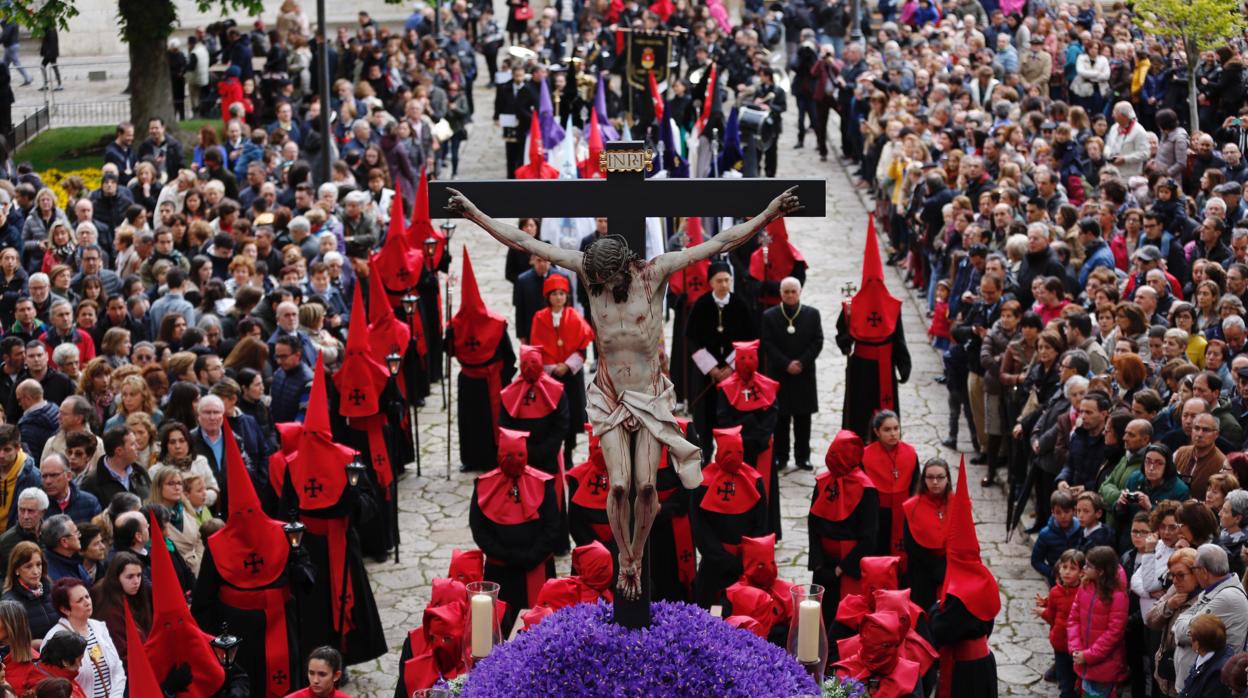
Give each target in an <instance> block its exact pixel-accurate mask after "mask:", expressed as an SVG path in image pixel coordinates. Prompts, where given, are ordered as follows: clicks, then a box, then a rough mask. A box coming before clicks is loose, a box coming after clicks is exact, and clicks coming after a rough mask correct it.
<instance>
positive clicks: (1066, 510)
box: [1031, 490, 1080, 586]
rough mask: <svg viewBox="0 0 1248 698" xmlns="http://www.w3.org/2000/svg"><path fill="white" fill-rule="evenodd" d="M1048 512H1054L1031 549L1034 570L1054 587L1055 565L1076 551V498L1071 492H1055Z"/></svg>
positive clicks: (1077, 530)
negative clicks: (1067, 554) (1073, 550)
mask: <svg viewBox="0 0 1248 698" xmlns="http://www.w3.org/2000/svg"><path fill="white" fill-rule="evenodd" d="M1049 509H1050V510H1051V511H1052V512H1053V513H1052V514H1051V515H1050V516H1049V522H1048V524H1047V525H1046V526H1045V527H1044V528H1042V529H1040V533H1039V535H1037V536H1036V542H1035V544H1034V545H1032V546H1031V566H1032V568H1033V569H1035V570H1036V571H1037V572H1039V573H1040V574H1042V575H1044V578H1045V579H1046V580H1047V581H1048V583H1049V585H1050V586H1052V585H1053V584H1054V583H1055V581H1056V580H1055V576H1056V566H1055V563H1056V562H1057V561H1058V560H1059V559H1060V558H1061V557H1062V555H1063V554H1064V553H1065V552H1066V551H1067V550H1070V549H1072V548H1074V547H1075V544H1076V541H1077V538H1078V536H1079V531H1080V528H1079V523H1078V522H1076V521H1075V498H1074V497H1073V496H1071V494H1070V491H1069V490H1056V491H1054V492H1053V494H1052V495H1050V496H1049Z"/></svg>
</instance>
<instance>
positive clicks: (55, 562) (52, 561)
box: [43, 550, 93, 586]
mask: <svg viewBox="0 0 1248 698" xmlns="http://www.w3.org/2000/svg"><path fill="white" fill-rule="evenodd" d="M43 555H44V557H45V558H46V559H47V561H48V569H47V570H46V571H45V574H47V575H48V579H50V580H52V582H53V583H55V582H56V580H58V579H65V578H67V577H68V578H71V579H72V578H77V579H81V580H82V583H83V584H86V585H88V586H90V585H91V584H92V583H93V582H92V580H91V574H90V573H89V572H87V568H85V567H83V566H82V556H81V555H74V556H73V557H65V556H64V555H61V554H60V553H58V552H56V551H55V550H44V551H43Z"/></svg>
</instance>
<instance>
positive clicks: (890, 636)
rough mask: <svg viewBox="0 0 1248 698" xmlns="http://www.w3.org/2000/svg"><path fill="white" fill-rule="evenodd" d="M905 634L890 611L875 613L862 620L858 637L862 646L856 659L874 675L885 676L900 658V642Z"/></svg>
mask: <svg viewBox="0 0 1248 698" xmlns="http://www.w3.org/2000/svg"><path fill="white" fill-rule="evenodd" d="M905 635H906V633H905V631H904V630H902V625H901V619H900V618H898V617H897V614H896V613H893V612H891V611H876V612H875V613H872V614H871V615H869V616H867V617H866V618H863V619H862V625H861V626H860V627H859V628H858V637H859V638H860V639H861V640H862V644H861V646H860V647H859V649H858V659H859V661H861V662H862V663H863V664H864V665H866V666H867V667H868V668H870V669H871V670H872V671H873V672H874V673H876V674H880V675H887V674H888V673H890V672H891V671H892V670H893V668H894V667H895V666H897V660H898V658H900V656H901V641H902V639H903V638H904V637H905Z"/></svg>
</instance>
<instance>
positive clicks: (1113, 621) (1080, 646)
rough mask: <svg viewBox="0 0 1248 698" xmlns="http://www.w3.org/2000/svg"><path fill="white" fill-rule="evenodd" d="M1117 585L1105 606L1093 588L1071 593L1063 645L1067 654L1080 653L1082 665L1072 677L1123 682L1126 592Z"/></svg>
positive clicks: (1124, 670) (1077, 665)
mask: <svg viewBox="0 0 1248 698" xmlns="http://www.w3.org/2000/svg"><path fill="white" fill-rule="evenodd" d="M1125 588H1126V587H1125V585H1123V584H1119V585H1118V590H1117V591H1115V592H1114V595H1113V598H1112V599H1111V600H1110V602H1109V603H1106V602H1105V601H1104V600H1102V599H1101V598H1100V597H1099V596H1097V594H1096V587H1095V586H1094V585H1093V584H1091V583H1087V582H1085V583H1084V584H1083V586H1081V587H1079V591H1078V592H1076V593H1075V601H1074V603H1072V604H1071V606H1070V616H1069V617H1068V618H1067V620H1066V641H1067V647H1068V651H1069V652H1070V653H1071V654H1074V653H1075V652H1083V660H1084V663H1083V664H1082V665H1080V664H1076V665H1075V673H1076V674H1078V675H1079V676H1081V677H1083V678H1086V679H1091V680H1092V681H1110V682H1117V681H1122V680H1124V679H1126V678H1127V646H1126V641H1125V639H1124V633H1125V631H1126V628H1127V592H1126V591H1125Z"/></svg>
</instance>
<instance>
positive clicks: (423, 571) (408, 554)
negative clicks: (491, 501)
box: [347, 88, 1052, 698]
mask: <svg viewBox="0 0 1248 698" xmlns="http://www.w3.org/2000/svg"><path fill="white" fill-rule="evenodd" d="M492 98H493V96H492V93H491V92H489V91H486V90H482V89H480V88H478V90H477V94H476V103H477V105H478V111H479V113H478V116H477V118H476V123H475V125H474V130H473V131H472V134H471V138H470V140H469V141H468V142H467V143H466V144H465V146H464V148H463V151H462V157H463V159H462V164H461V169H460V178H461V179H487V178H488V179H496V178H499V177H500V176H502V174H503V149H502V147H501V139H500V134H499V132H498V130H497V128H496V127H494V126H493V125H492V124H491V123H490V122H489V118H488V109H489V107H488V106H487V105H489V104H490V103H491V100H492ZM785 117H786V119H785V126H784V128H785V132H784V134H783V135H782V136H781V139H780V146H779V147H780V157H779V172H778V176H780V177H822V178H826V180H827V218H826V219H816V218H796V219H792V220H790V221H789V222H788V230H789V234H790V237H791V239H792V240H793V242H794V244H796V245H797V246H798V248H799V249H800V250H801V251H802V252H803V254H804V255H805V257H806V260H807V262H808V263H809V265H810V269H809V272H808V285H807V290H806V291H805V293H804V296H803V302H804V303H805V304H806V305H808V306H811V307H814V308H818V309H819V310H820V312H821V313H822V316H823V326H824V333H825V342H824V349H823V353H822V354H821V355H820V357H819V360H818V372H819V386H820V394H821V400H820V410H821V411H820V412H819V414H818V415H816V419H815V420H814V425H813V434H812V449H813V451H814V453H813V459H812V460H813V461H815V462H817V463H820V464H821V463H822V456H821V454H822V453H823V452H824V450H825V449H826V448H827V445H828V443H830V441H831V440H832V438H833V437H834V436H835V434H836V432H837V431H839V430H840V424H841V414H840V413H841V405H842V400H843V388H844V384H845V381H844V372H845V357H844V356H842V354H841V352H840V351H839V350H838V349H837V347H836V345H835V342H834V335H835V327H836V325H835V322H836V317H837V315H838V314H839V312H840V307H839V306H840V302H841V297H842V296H841V291H840V289H841V287H842V286H843V285H844V284H845V283H846V282H850V281H852V282H853V283H854V284H858V283H859V281H860V277H861V265H860V261H859V260H860V259H861V255H862V249H863V240H864V237H865V234H866V228H867V220H866V216H867V209H866V207H865V206H864V203H865V201H864V199H862V198H860V196H859V194H858V192H857V191H856V190H855V188H854V186H853V183H852V182H851V181H850V180H849V178H848V176H847V174H846V173H845V172H844V171H843V169H842V167H841V166H840V165H839V164H837V163H836V161H835V158H833V159H832V160H830V161H829V162H820V160H819V158H818V154H817V153H816V152H815V151H814V148H813V141H814V138H813V137H811V138H808V139H807V141H808V143H807V148H806V149H804V150H795V149H794V148H793V144H794V142H795V138H796V132H797V129H796V114H795V112H794V110H793V109H790V110H789V112H788V113H786V114H785ZM836 128H837V127H836V126H835V124H833V125H832V126H831V127H830V129H829V130H830V131H833V132H835V131H836ZM482 208H483V210H485V212H486V213H489V210H488V206H485V205H482ZM434 216H435V217H436V216H437V213H436V212H435V213H434ZM435 222H438V221H435ZM464 246H468V247H470V248H471V250H472V255H473V265H474V268H475V269H476V273H477V281H478V283H479V284H480V286H481V292H482V295H483V297H484V299H485V302H486V303H487V304H488V305H489V306H490V307H491V308H493V309H494V310H496V311H498V312H500V313H502V314H503V315H504V316H506V317H507V318H508V319H510V318H512V317H514V314H513V312H512V307H511V285H510V284H509V283H508V282H507V281H506V280H505V279H504V278H503V259H504V254H505V253H504V248H503V246H502V245H500V244H498V243H497V242H495V241H494V240H492V239H491V238H490V237H489V236H488V235H486V234H485V233H484V232H483V231H482V230H480V229H479V228H477V227H476V226H474V225H471V224H467V223H464V222H462V221H461V222H460V224H459V228H458V230H457V232H456V235H455V237H454V240H453V244H452V245H451V250H452V252H453V253H454V256H455V259H454V262H453V270H454V272H455V274H456V275H458V273H459V270H460V264H461V258H462V252H461V251H462V248H463V247H464ZM886 275H887V276H888V284H889V287H890V289H891V290H892V292H893V294H894V295H896V296H897V297H899V298H903V299H905V303H904V306H903V318H904V326H905V332H906V335H907V338H908V341H909V346H910V352H911V356H912V359H913V364H914V369H913V372H912V373H911V376H910V380H909V382H908V383H906V384H904V385H902V386H901V392H900V398H899V400H900V405H901V415H902V426H903V438H904V439H906V440H907V441H909V442H910V443H912V444H914V445H915V446H916V447H917V449H918V451H919V458H920V461H922V460H924V459H926V458H929V457H931V456H935V455H942V456H944V457H945V458H946V459H948V460H949V461H950V462H951V463H952V464H953V465H954V466H955V467H956V464H957V459H958V454H956V453H952V452H949V451H948V450H947V449H944V448H942V447H941V446H940V443H939V442H940V439H941V438H943V436H944V430H945V428H946V423H947V419H948V408H947V406H946V391H945V388H944V386H942V385H940V384H938V383H936V382H935V381H934V380H933V379H934V378H935V377H936V376H937V375H939V374H940V372H941V361H940V356H939V354H938V353H937V352H936V351H935V350H933V349H932V348H931V347H930V346H929V345H927V343H926V341H925V339H926V330H925V324H924V308H923V306H922V304H921V301H920V300H919V299H918V297H917V296H916V295H913V294H911V293H908V292H907V290H906V289H905V287H904V286H903V284H902V282H901V279H900V276H899V275H898V274H897V273H896V272H895V271H893V270H892V269H889V270H888V271H887V272H886ZM458 301H459V292H458V288H457V289H456V291H455V293H454V302H455V304H456V306H457V305H458ZM512 336H513V341H514V334H513V335H512ZM442 404H443V403H442V397H441V394H440V393H439V392H438V391H437V390H436V389H435V391H434V394H433V395H432V396H431V397H430V398H429V400H428V405H427V406H426V407H425V408H424V410H423V411H422V412H421V415H420V432H421V447H422V453H423V477H417V476H416V474H415V468H414V467H409V471H408V475H407V477H406V478H405V479H404V480H402V481H401V482H400V484H399V494H400V502H401V503H400V507H401V514H400V526H401V527H402V531H403V543H402V551H401V557H402V561H401V563H399V564H395V563H394V562H393V561H388V562H384V563H379V564H370V565H369V573H370V575H371V579H372V583H373V585H374V590H375V593H376V596H377V602H378V605H379V606H380V607H381V614H382V621H383V623H384V625H385V628H386V637H387V640H388V641H389V643H390V645H391V648H392V651H391V653H390V654H389V655H387V656H385V657H382V658H381V659H379V660H376V661H374V662H370V663H368V664H365V665H360V666H357V667H355V668H354V669H353V671H352V681H351V685H350V686H348V687H347V690H349V691H350V692H351V693H352V694H353V695H356V696H373V697H378V698H380V697H381V696H390V695H392V694H393V691H394V684H395V678H396V676H397V671H398V666H397V661H398V653H399V649H400V647H401V646H402V643H403V638H404V637H405V635H406V633H407V632H408V631H409V630H410V629H412V628H414V627H416V626H418V625H419V624H420V621H421V612H422V611H423V609H424V607H425V604H426V603H427V601H428V598H429V585H430V582H431V580H432V579H433V578H435V577H439V576H442V575H444V574H445V573H446V569H447V564H448V562H449V559H450V555H451V550H452V549H453V548H471V547H474V546H473V542H472V536H471V534H470V533H469V531H468V497H469V496H470V495H471V492H472V481H471V476H470V475H466V474H461V473H459V472H458V470H457V466H458V445H457V441H456V442H455V443H452V444H451V448H450V450H449V452H450V454H451V464H450V466H449V469H450V478H449V479H448V478H447V472H448V464H447V453H448V448H447V439H448V431H447V426H446V413H445V411H444V410H443V407H442ZM962 434H963V443H962V445H964V446H969V442H968V441H967V439H968V437H967V431H966V429H965V428H963V429H962ZM449 438H452V439H458V435H457V434H452V435H451V436H450V437H449ZM580 446H581V448H580V449H579V452H580V453H581V454H583V453H584V440H583V439H582V443H581V444H580ZM968 476H969V477H970V479H971V481H972V483H974V484H973V485H972V491H971V493H972V497H973V498H974V500H975V519H976V523H977V527H978V530H979V537H980V545H981V548H982V551H983V558H984V561H985V563H987V564H988V566H989V567H990V568H991V569H992V570H993V572H994V573H995V574H996V576H997V578H998V579H999V580H1000V583H1001V591H1002V594H1003V608H1002V611H1001V615H1000V617H998V619H997V625H996V629H995V631H994V633H993V635H992V638H991V644H992V647H993V649H994V651H995V652H996V658H997V664H998V672H999V676H1000V682H1001V689H1002V694H1003V695H1045V694H1047V693H1050V692H1052V691H1051V690H1049V687H1048V685H1047V684H1044V683H1043V682H1041V681H1040V672H1043V671H1044V669H1045V668H1046V667H1047V666H1048V665H1049V664H1050V662H1051V660H1052V650H1051V649H1050V647H1049V643H1048V638H1047V632H1048V631H1047V627H1046V626H1044V624H1043V623H1042V622H1040V621H1038V620H1037V619H1035V618H1034V617H1033V616H1032V614H1031V607H1032V598H1033V596H1034V595H1035V593H1036V592H1038V591H1047V590H1046V589H1045V587H1044V585H1043V583H1042V581H1041V580H1040V578H1039V576H1038V575H1037V574H1036V573H1035V572H1033V571H1032V570H1031V568H1030V566H1029V555H1030V548H1029V545H1028V544H1027V543H1025V542H1020V541H1019V540H1018V539H1017V537H1016V538H1015V539H1014V541H1013V542H1011V543H1005V542H1004V521H1005V497H1004V494H1003V491H1002V490H1001V489H998V488H992V489H988V490H985V489H983V488H981V487H980V485H979V479H980V477H982V476H983V470H982V469H981V468H979V467H968ZM780 480H781V482H780V486H781V491H782V493H783V494H782V497H783V499H782V511H783V516H784V537H783V540H782V541H781V543H780V545H779V549H778V551H777V558H778V560H777V561H778V563H779V565H780V574H781V576H782V577H784V578H786V579H792V580H796V581H809V579H810V573H809V572H808V571H807V569H806V562H807V560H806V557H807V555H806V550H807V545H808V543H807V530H806V512H807V508H808V506H809V499H810V492H811V488H812V487H813V484H814V475H813V474H812V473H809V472H803V471H799V470H796V469H793V468H790V469H789V470H787V471H785V472H784V473H782V475H781V478H780ZM558 564H559V572H560V574H566V573H567V572H568V569H569V562H568V558H566V557H565V558H562V559H560V560H559V563H558Z"/></svg>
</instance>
